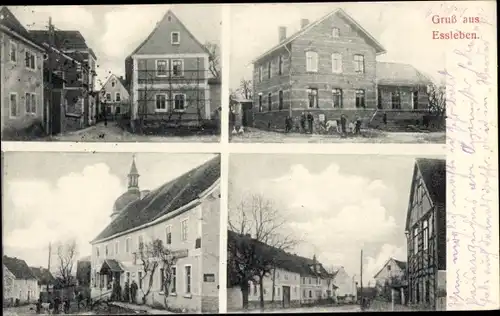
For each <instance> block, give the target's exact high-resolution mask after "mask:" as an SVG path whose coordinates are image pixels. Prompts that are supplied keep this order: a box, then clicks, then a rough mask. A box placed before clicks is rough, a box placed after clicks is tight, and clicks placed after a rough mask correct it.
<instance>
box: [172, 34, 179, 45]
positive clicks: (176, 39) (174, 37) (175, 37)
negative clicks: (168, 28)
mask: <svg viewBox="0 0 500 316" xmlns="http://www.w3.org/2000/svg"><path fill="white" fill-rule="evenodd" d="M170 40H171V42H172V44H179V43H180V42H181V35H180V33H179V32H172V33H170Z"/></svg>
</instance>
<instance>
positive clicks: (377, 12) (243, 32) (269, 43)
mask: <svg viewBox="0 0 500 316" xmlns="http://www.w3.org/2000/svg"><path fill="white" fill-rule="evenodd" d="M337 8H342V9H343V10H344V11H346V12H347V14H349V15H350V16H351V17H352V18H354V20H356V21H357V22H358V23H359V24H360V25H361V26H362V27H363V28H364V29H365V30H367V31H368V32H369V33H370V34H371V35H372V36H373V37H375V38H376V39H377V40H378V42H379V43H381V44H382V46H383V47H384V48H385V49H386V51H387V53H385V54H384V55H380V56H378V57H377V60H378V61H386V62H400V63H408V64H411V65H413V66H414V67H416V68H417V69H419V70H420V71H422V72H423V73H425V74H426V75H428V76H429V77H430V78H431V79H433V80H435V81H437V82H439V81H440V80H441V78H440V77H439V75H438V74H437V72H438V71H439V70H442V68H443V67H444V64H445V60H444V58H445V52H447V51H448V50H449V49H450V45H449V41H435V40H434V41H433V40H432V30H435V29H436V25H434V24H432V23H431V16H432V14H433V13H435V12H443V10H444V9H443V8H442V7H440V3H436V2H430V1H429V2H416V1H415V2H399V3H395V2H391V3H383V2H381V3H375V2H373V3H334V4H332V3H314V4H312V3H307V4H240V5H233V6H232V7H231V21H230V28H231V40H230V46H231V47H230V52H231V54H230V55H229V56H230V69H229V73H230V83H229V87H230V89H233V90H235V89H237V88H238V86H239V82H240V80H241V79H242V78H245V79H251V78H252V69H253V66H252V64H251V62H252V60H253V59H255V58H256V57H258V56H260V55H261V54H262V53H264V52H266V51H267V50H269V49H270V48H272V47H273V46H275V45H277V44H278V27H280V26H285V27H286V29H287V31H286V34H287V37H288V36H290V35H292V34H294V33H295V32H297V31H298V30H299V29H300V20H301V19H309V21H310V23H312V22H314V21H316V20H318V19H320V18H321V17H323V16H325V15H326V14H328V13H329V12H331V11H333V10H335V9H337ZM429 13H431V14H429ZM257 21H258V22H257ZM446 46H448V48H446Z"/></svg>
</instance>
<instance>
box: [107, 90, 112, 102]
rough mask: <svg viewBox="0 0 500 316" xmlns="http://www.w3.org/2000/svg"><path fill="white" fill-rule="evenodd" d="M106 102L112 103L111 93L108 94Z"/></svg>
mask: <svg viewBox="0 0 500 316" xmlns="http://www.w3.org/2000/svg"><path fill="white" fill-rule="evenodd" d="M106 101H110V102H111V93H109V92H108V93H106Z"/></svg>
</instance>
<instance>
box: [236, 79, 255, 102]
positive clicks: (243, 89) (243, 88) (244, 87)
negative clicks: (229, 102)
mask: <svg viewBox="0 0 500 316" xmlns="http://www.w3.org/2000/svg"><path fill="white" fill-rule="evenodd" d="M252 88H253V87H252V80H245V79H241V81H240V88H239V90H240V93H241V95H242V96H243V97H244V98H245V99H251V98H252Z"/></svg>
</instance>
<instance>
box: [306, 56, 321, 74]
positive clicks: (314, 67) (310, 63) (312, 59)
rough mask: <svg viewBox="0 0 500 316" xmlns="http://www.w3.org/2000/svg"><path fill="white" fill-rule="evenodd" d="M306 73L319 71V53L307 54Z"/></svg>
mask: <svg viewBox="0 0 500 316" xmlns="http://www.w3.org/2000/svg"><path fill="white" fill-rule="evenodd" d="M306 71H308V72H317V71H318V53H316V52H307V53H306Z"/></svg>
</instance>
